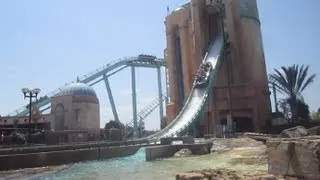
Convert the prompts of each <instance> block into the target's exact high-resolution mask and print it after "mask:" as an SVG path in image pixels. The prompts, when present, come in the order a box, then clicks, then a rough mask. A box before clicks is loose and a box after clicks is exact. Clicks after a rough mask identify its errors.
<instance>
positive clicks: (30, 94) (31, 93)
mask: <svg viewBox="0 0 320 180" xmlns="http://www.w3.org/2000/svg"><path fill="white" fill-rule="evenodd" d="M21 91H22V93H23V96H24V99H26V98H29V127H28V131H29V134H28V142H30V136H31V114H32V112H31V108H32V107H31V104H32V98H36V99H37V96H38V94H39V93H40V91H41V90H40V89H39V88H34V89H32V90H31V89H29V88H22V89H21Z"/></svg>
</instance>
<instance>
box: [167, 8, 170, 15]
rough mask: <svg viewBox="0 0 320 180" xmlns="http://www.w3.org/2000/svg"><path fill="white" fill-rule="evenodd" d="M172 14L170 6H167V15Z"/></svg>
mask: <svg viewBox="0 0 320 180" xmlns="http://www.w3.org/2000/svg"><path fill="white" fill-rule="evenodd" d="M169 14H170V9H169V6H167V15H169Z"/></svg>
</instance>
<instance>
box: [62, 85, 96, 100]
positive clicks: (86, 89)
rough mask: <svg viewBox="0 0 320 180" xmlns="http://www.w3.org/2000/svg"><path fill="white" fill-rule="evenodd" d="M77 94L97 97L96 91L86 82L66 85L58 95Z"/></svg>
mask: <svg viewBox="0 0 320 180" xmlns="http://www.w3.org/2000/svg"><path fill="white" fill-rule="evenodd" d="M68 94H72V95H77V96H93V97H97V94H96V92H95V91H94V89H93V88H92V87H91V86H88V85H86V84H84V83H80V82H77V83H72V84H70V85H68V86H67V87H65V88H64V89H63V90H62V91H61V92H60V93H59V94H57V96H62V95H68Z"/></svg>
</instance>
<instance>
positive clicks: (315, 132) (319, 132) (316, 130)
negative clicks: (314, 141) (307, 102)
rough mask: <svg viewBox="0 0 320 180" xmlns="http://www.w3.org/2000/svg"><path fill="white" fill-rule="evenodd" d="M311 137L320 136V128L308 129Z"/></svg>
mask: <svg viewBox="0 0 320 180" xmlns="http://www.w3.org/2000/svg"><path fill="white" fill-rule="evenodd" d="M308 133H309V135H320V126H315V127H312V128H309V129H308Z"/></svg>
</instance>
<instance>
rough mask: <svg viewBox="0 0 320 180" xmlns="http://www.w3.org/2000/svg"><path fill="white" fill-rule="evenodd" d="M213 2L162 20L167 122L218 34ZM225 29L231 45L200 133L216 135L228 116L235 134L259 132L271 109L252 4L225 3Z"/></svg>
mask: <svg viewBox="0 0 320 180" xmlns="http://www.w3.org/2000/svg"><path fill="white" fill-rule="evenodd" d="M215 2H216V1H215V0H190V2H189V3H187V4H185V5H183V6H181V7H179V8H178V9H176V10H174V11H173V12H172V13H171V14H170V15H168V16H167V17H166V20H165V24H166V38H167V48H166V59H167V61H168V74H169V91H170V102H169V103H168V104H167V119H168V123H170V122H171V121H172V120H173V119H174V118H175V117H176V116H177V114H178V113H179V111H180V110H181V108H182V107H183V104H184V101H185V100H186V98H187V97H188V95H189V93H190V91H191V88H192V84H193V80H194V77H195V74H196V71H197V69H198V67H199V65H200V63H201V61H202V60H203V58H204V55H205V53H206V51H207V49H208V47H209V44H210V42H211V41H212V40H213V39H214V38H215V36H216V35H217V33H218V31H219V30H220V29H221V26H222V25H221V24H222V23H221V17H220V15H219V13H218V12H217V10H216V9H215V8H214V4H215ZM222 2H223V3H224V5H225V13H224V17H225V18H224V20H223V23H224V28H225V29H226V31H227V33H228V35H229V40H230V42H231V51H230V54H229V55H228V56H227V57H226V60H225V61H223V63H222V65H221V68H220V69H219V73H218V80H217V82H216V84H215V86H214V88H213V90H212V92H211V93H210V95H209V104H208V106H206V108H205V111H204V116H203V117H202V118H200V121H199V124H198V129H199V130H200V132H203V133H209V134H211V133H217V131H218V130H217V127H219V126H218V125H220V124H222V123H224V122H225V119H226V117H227V116H228V115H231V116H232V118H233V120H234V122H235V123H236V128H237V131H262V130H263V129H264V127H265V122H266V120H268V119H269V118H270V114H271V104H270V97H269V96H270V93H269V90H268V82H267V72H266V65H265V58H264V50H263V44H262V36H261V30H260V25H261V24H260V20H259V14H258V9H257V2H256V0H223V1H222Z"/></svg>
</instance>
